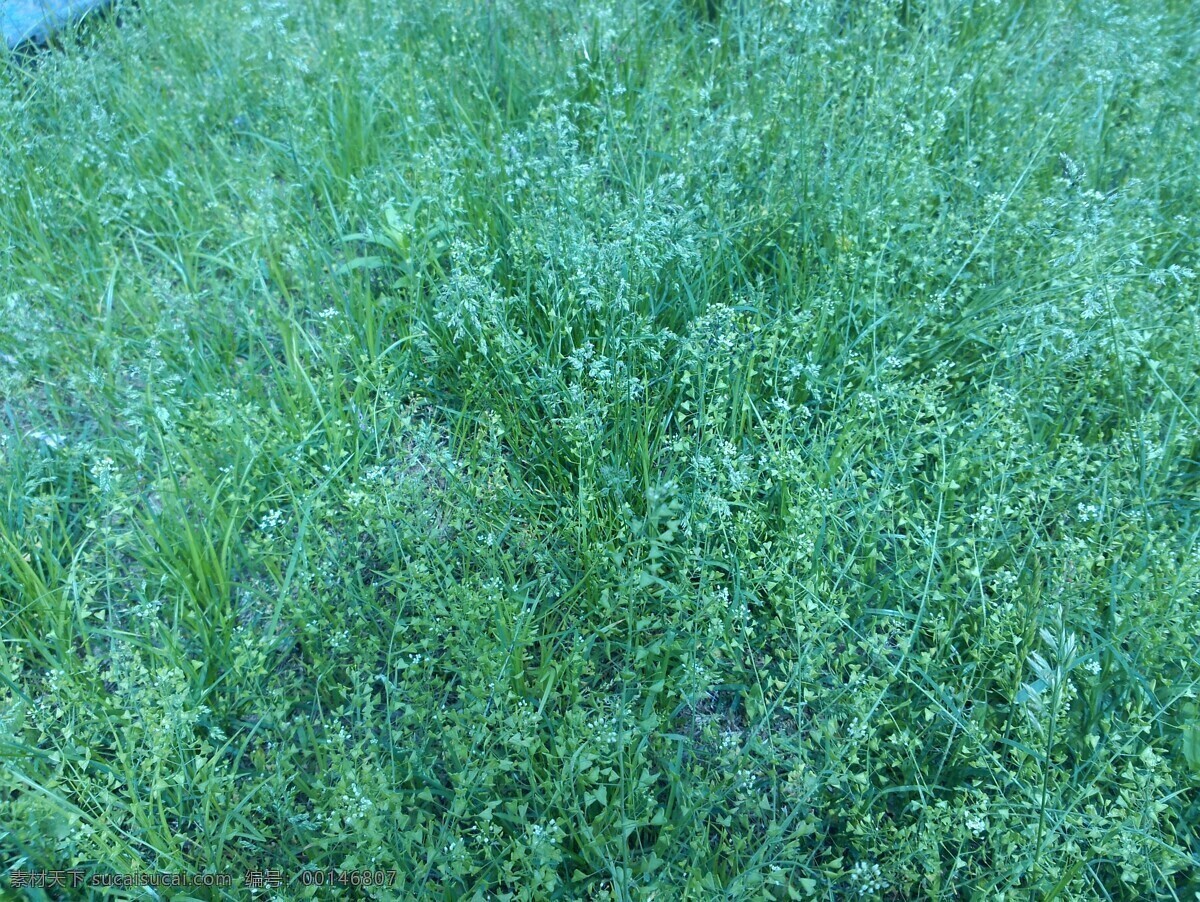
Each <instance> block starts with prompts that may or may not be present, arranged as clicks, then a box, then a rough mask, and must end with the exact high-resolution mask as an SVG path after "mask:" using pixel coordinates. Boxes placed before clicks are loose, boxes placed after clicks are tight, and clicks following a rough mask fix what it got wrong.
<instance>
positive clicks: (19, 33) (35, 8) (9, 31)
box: [0, 0, 109, 49]
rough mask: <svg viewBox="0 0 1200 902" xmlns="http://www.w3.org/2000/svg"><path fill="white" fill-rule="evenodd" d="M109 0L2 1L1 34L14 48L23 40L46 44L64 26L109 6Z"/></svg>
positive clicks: (0, 10)
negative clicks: (94, 10)
mask: <svg viewBox="0 0 1200 902" xmlns="http://www.w3.org/2000/svg"><path fill="white" fill-rule="evenodd" d="M108 2H109V0H0V32H2V33H3V34H4V43H5V44H6V45H8V47H9V48H10V49H11V48H13V47H16V46H17V45H18V44H20V43H22V42H24V41H30V40H32V41H45V40H46V39H47V38H49V37H50V35H52V34H54V32H56V31H58V30H59V29H60V28H62V27H63V26H65V25H69V24H71V23H72V22H74V21H75V20H77V19H79V18H81V17H82V16H83V15H85V14H86V13H88V12H90V11H92V10H93V9H96V8H98V7H101V6H105V5H107V4H108Z"/></svg>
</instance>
